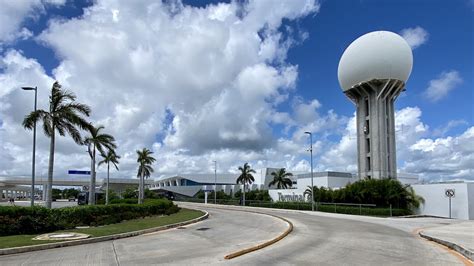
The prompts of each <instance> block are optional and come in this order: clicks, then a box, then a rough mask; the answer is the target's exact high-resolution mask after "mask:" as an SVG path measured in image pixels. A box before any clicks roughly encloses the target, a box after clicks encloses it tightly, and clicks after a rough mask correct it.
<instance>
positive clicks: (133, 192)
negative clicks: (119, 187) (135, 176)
mask: <svg viewBox="0 0 474 266" xmlns="http://www.w3.org/2000/svg"><path fill="white" fill-rule="evenodd" d="M122 197H123V198H124V199H138V193H137V187H136V186H133V187H127V188H126V189H125V191H124V192H123V193H122Z"/></svg>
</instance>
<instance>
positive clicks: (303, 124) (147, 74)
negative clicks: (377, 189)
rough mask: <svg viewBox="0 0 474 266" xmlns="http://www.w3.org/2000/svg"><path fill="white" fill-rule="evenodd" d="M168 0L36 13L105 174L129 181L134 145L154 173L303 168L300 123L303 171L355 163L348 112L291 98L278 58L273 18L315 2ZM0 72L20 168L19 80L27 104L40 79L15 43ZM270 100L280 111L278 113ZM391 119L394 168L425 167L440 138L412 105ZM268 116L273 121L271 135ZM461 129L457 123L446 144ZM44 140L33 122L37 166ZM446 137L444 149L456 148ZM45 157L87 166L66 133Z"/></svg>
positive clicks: (2, 168)
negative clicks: (150, 154) (92, 130)
mask: <svg viewBox="0 0 474 266" xmlns="http://www.w3.org/2000/svg"><path fill="white" fill-rule="evenodd" d="M170 3H171V5H168V4H163V3H161V2H159V1H158V2H157V1H152V0H149V1H142V2H140V4H138V3H136V2H135V1H123V2H120V1H97V2H96V3H95V4H94V5H93V6H92V7H90V8H88V9H86V10H85V12H84V16H82V17H80V18H75V19H73V20H66V21H65V20H61V21H50V24H49V25H50V26H49V28H48V29H47V30H46V31H44V32H43V33H42V34H41V35H40V36H39V37H37V39H38V40H39V41H40V42H41V43H42V44H44V45H47V46H49V47H51V49H53V50H54V52H55V53H56V55H57V56H58V57H59V58H60V65H59V66H58V68H56V69H55V70H54V71H53V73H54V79H57V80H59V81H60V82H61V83H62V84H63V85H64V87H66V88H68V89H70V90H73V91H74V92H75V93H76V94H77V95H78V100H79V101H80V102H84V103H87V104H89V105H91V107H92V110H93V114H92V117H91V119H92V120H93V121H94V122H95V123H97V124H101V125H104V126H105V128H106V131H107V132H108V133H111V134H113V135H114V136H116V138H117V142H118V145H119V150H118V152H119V154H120V155H121V156H122V160H121V164H120V169H121V171H120V172H119V173H117V174H115V173H114V174H113V175H115V176H121V177H134V176H135V175H136V174H135V170H136V154H135V150H136V149H138V148H142V147H150V148H152V150H153V151H154V152H155V156H156V158H157V163H156V164H155V168H156V175H155V177H157V176H159V175H162V174H170V173H191V172H208V171H212V169H213V168H212V167H213V164H212V161H213V160H217V161H218V171H219V172H232V171H235V169H236V167H237V166H238V165H240V164H242V163H243V162H247V161H248V162H250V163H251V164H252V166H253V167H254V168H260V167H267V166H268V167H286V168H288V169H291V170H294V171H297V170H309V162H308V158H309V153H308V152H307V148H308V146H309V140H308V137H307V135H305V134H304V132H305V131H311V132H313V133H314V137H315V138H314V140H313V149H314V155H315V164H314V165H315V168H316V169H317V170H344V171H355V170H356V163H355V162H356V157H355V156H356V145H355V143H356V139H355V134H356V133H355V118H354V117H352V118H348V117H345V116H341V115H340V114H337V113H336V112H335V111H334V110H329V111H325V112H323V111H322V108H323V107H322V106H323V104H326V103H321V102H320V101H318V100H317V99H308V100H303V99H301V98H300V97H298V96H295V95H294V94H295V88H296V84H297V81H298V66H296V65H291V64H289V63H288V62H286V54H287V52H288V49H291V48H292V47H293V44H294V40H293V39H292V38H291V37H288V36H287V35H286V34H284V32H282V28H285V27H286V25H285V27H280V26H281V23H282V21H283V20H284V19H297V18H300V17H303V16H306V15H308V14H311V13H315V12H317V11H318V9H319V5H318V4H317V3H314V2H313V1H309V0H308V1H281V2H279V3H280V4H279V5H275V4H274V1H250V2H249V3H246V4H239V3H236V2H231V3H230V4H225V3H221V4H217V5H208V6H206V7H205V8H193V7H190V6H185V5H182V4H181V2H179V1H174V2H170ZM18 25H19V26H17V27H16V29H19V28H20V27H21V22H20V24H18ZM286 31H288V32H289V31H290V30H288V29H286ZM297 38H299V37H297ZM0 68H1V70H2V71H1V72H0V140H1V142H2V145H0V174H25V175H28V174H29V169H30V168H29V166H28V165H29V162H30V160H31V157H30V156H31V155H30V154H31V150H30V147H31V132H28V131H25V130H24V129H23V128H22V127H21V121H22V119H23V117H24V115H25V114H27V113H28V112H29V111H30V110H31V108H32V104H33V102H32V101H33V98H32V97H33V96H32V95H31V93H28V92H25V91H21V90H20V89H19V88H20V87H21V86H25V85H28V86H32V85H37V86H38V88H39V106H40V108H46V106H47V100H48V99H47V94H48V92H49V89H50V87H51V85H52V83H53V77H50V76H48V75H47V74H46V73H45V70H44V69H43V68H42V67H41V65H40V64H38V62H37V61H36V60H34V59H30V58H25V57H24V56H23V55H22V54H21V52H18V51H15V50H10V51H6V52H5V53H4V54H3V56H0ZM282 103H285V104H287V105H285V106H289V108H290V109H289V110H286V111H282V110H283V109H284V108H279V107H280V105H281V104H282ZM396 116H397V120H396V121H397V124H396V127H397V145H398V146H397V147H398V155H399V157H398V159H399V161H400V162H401V163H400V166H399V167H400V169H402V170H404V171H411V172H415V173H423V168H421V167H418V168H417V165H418V162H422V163H423V164H429V163H436V160H438V158H440V157H439V156H440V155H439V154H442V153H441V152H439V153H438V152H436V151H438V150H441V147H442V146H443V145H444V144H443V145H442V143H445V142H446V140H445V141H444V142H443V141H442V140H443V139H447V138H448V137H445V138H443V139H439V140H438V139H433V138H430V135H429V133H430V132H429V129H428V126H427V125H425V124H424V123H423V122H422V121H421V110H420V109H419V108H417V107H412V108H404V109H402V110H399V111H397V114H396ZM275 125H277V127H278V128H279V127H282V128H283V130H282V131H283V132H282V134H278V135H279V136H278V137H275V135H276V134H275V133H276V132H272V127H273V126H275ZM466 132H467V131H466ZM469 139H470V137H468V133H465V134H463V135H462V137H461V136H458V137H452V140H450V141H448V142H452V143H454V144H455V143H456V141H457V142H458V143H461V142H463V141H467V140H469ZM430 141H431V142H430ZM48 144H49V143H48V139H47V138H46V137H44V135H43V134H42V132H41V130H39V134H38V150H37V154H38V158H37V163H38V166H37V169H38V174H39V175H44V174H46V171H47V164H48V150H49V147H48ZM454 144H453V145H451V146H452V147H453V149H454V150H456V151H457V150H459V149H467V148H466V147H465V146H468V145H466V144H464V146H461V145H454ZM412 147H413V148H412ZM460 152H461V154H467V153H468V151H460ZM462 152H464V153H462ZM57 153H58V154H57V156H56V168H55V173H56V175H57V176H59V175H63V174H65V173H66V170H67V169H70V168H77V169H87V168H88V167H89V158H88V155H87V154H86V152H85V149H84V147H79V146H77V145H75V144H74V143H73V142H72V141H71V140H70V139H68V138H58V144H57ZM471 153H472V152H471ZM453 154H454V153H453ZM442 156H446V154H442ZM470 163H471V161H469V160H467V161H464V162H463V163H462V164H457V165H455V164H453V166H452V167H450V168H448V172H446V173H445V174H444V175H443V176H446V177H450V176H467V174H465V173H466V172H467V173H469V172H470V171H471V172H472V168H473V166H472V165H470ZM25 166H28V167H25ZM470 169H471V170H470ZM429 173H434V175H435V176H436V177H437V176H439V175H438V172H436V171H434V170H430V171H429ZM103 174H104V171H103V169H101V168H99V177H100V176H101V175H102V176H103Z"/></svg>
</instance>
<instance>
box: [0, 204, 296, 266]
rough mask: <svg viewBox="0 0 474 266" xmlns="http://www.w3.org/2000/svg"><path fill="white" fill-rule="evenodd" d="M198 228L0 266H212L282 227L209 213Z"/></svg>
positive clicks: (243, 215)
mask: <svg viewBox="0 0 474 266" xmlns="http://www.w3.org/2000/svg"><path fill="white" fill-rule="evenodd" d="M209 214H210V217H209V219H208V220H206V221H204V222H200V223H197V224H193V225H189V226H186V227H184V228H183V229H171V230H168V231H165V232H158V233H151V234H147V235H142V236H138V237H132V238H125V239H120V240H115V241H108V242H101V243H96V244H88V245H81V246H74V247H66V248H58V249H51V250H43V251H37V252H29V253H23V254H16V255H8V256H1V257H0V265H2V266H3V265H20V264H21V265H98V264H103V265H118V264H120V265H137V264H142V265H143V264H147V265H148V264H180V265H195V264H209V263H211V264H214V263H219V262H223V261H224V256H225V255H227V254H229V253H231V252H234V251H237V250H240V249H242V248H246V247H249V246H253V245H256V244H258V243H261V242H264V241H267V240H269V239H272V238H274V237H276V236H278V235H279V234H280V232H282V231H284V230H286V228H287V224H286V223H285V222H283V221H281V220H279V219H275V218H273V217H271V216H267V215H261V214H251V213H247V212H239V211H227V210H212V209H211V210H209Z"/></svg>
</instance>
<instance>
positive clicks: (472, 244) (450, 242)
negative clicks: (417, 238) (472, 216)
mask: <svg viewBox="0 0 474 266" xmlns="http://www.w3.org/2000/svg"><path fill="white" fill-rule="evenodd" d="M420 235H422V236H423V237H425V238H428V239H430V240H433V241H436V242H438V243H441V244H443V245H446V246H448V247H450V248H452V249H455V250H457V251H458V252H460V253H461V254H463V255H464V256H465V257H467V258H469V259H470V260H474V221H465V222H461V223H456V224H450V225H444V226H436V227H432V228H428V229H424V230H422V231H421V232H420Z"/></svg>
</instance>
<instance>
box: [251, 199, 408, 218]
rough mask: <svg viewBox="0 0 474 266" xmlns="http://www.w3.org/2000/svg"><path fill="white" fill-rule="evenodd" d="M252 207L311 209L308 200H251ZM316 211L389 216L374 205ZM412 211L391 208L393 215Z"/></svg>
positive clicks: (386, 210) (385, 210)
mask: <svg viewBox="0 0 474 266" xmlns="http://www.w3.org/2000/svg"><path fill="white" fill-rule="evenodd" d="M249 205H250V206H252V207H265V208H276V209H290V210H306V211H310V210H311V203H308V202H274V203H273V202H251V203H250V204H249ZM317 210H318V211H322V212H333V213H334V212H335V213H343V214H356V215H370V216H390V208H376V207H362V208H360V207H356V206H340V205H338V206H334V205H331V204H329V205H321V204H318V206H317ZM410 214H412V212H411V211H410V210H407V209H392V215H393V216H402V215H410Z"/></svg>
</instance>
